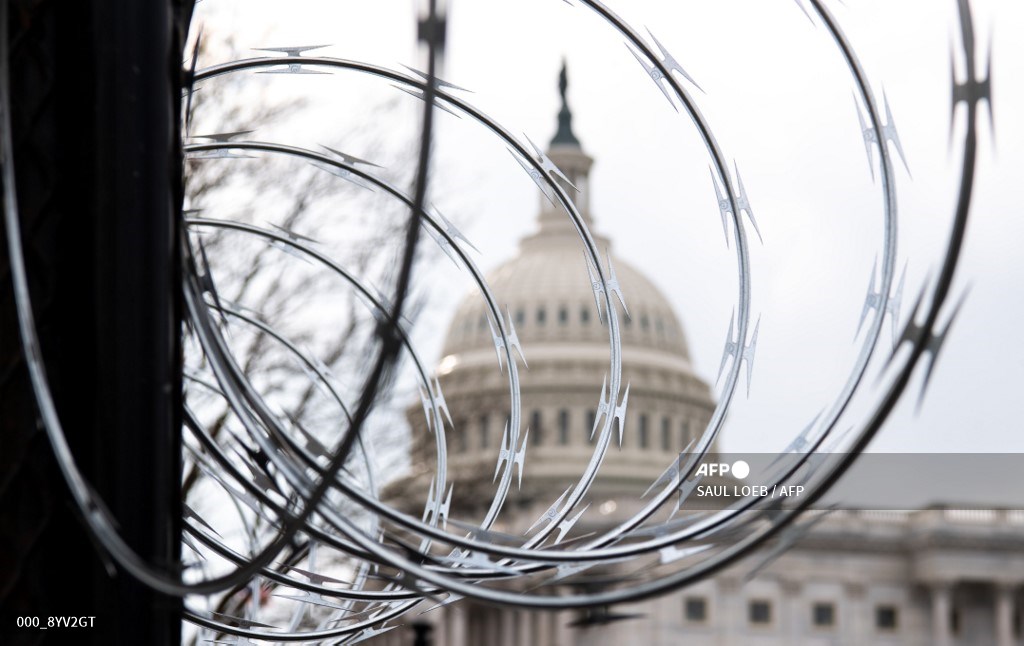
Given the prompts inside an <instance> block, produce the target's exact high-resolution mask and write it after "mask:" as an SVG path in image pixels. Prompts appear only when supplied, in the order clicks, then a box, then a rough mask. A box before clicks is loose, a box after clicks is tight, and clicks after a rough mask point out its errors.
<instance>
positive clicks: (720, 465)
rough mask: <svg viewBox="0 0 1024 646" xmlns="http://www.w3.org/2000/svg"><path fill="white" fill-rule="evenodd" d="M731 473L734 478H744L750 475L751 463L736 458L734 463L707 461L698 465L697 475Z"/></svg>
mask: <svg viewBox="0 0 1024 646" xmlns="http://www.w3.org/2000/svg"><path fill="white" fill-rule="evenodd" d="M729 474H732V476H733V477H734V478H737V479H739V480H743V479H745V478H746V477H747V476H749V475H750V465H749V464H747V463H746V462H745V461H743V460H736V461H735V462H733V463H732V464H729V463H728V462H705V463H704V464H701V465H700V466H699V467H697V473H696V474H695V475H699V476H715V475H718V476H724V475H729Z"/></svg>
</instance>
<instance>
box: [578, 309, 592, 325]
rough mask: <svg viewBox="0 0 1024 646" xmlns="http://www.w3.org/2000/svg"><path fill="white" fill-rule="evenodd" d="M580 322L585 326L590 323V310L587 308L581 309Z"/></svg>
mask: <svg viewBox="0 0 1024 646" xmlns="http://www.w3.org/2000/svg"><path fill="white" fill-rule="evenodd" d="M580 322H581V323H583V325H587V324H588V323H590V310H589V309H588V308H587V307H586V306H584V307H583V308H582V309H580Z"/></svg>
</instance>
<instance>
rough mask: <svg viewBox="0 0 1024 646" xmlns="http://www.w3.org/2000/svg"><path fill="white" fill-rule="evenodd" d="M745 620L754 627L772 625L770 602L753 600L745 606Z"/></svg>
mask: <svg viewBox="0 0 1024 646" xmlns="http://www.w3.org/2000/svg"><path fill="white" fill-rule="evenodd" d="M747 619H748V620H749V621H750V623H751V624H754V625H756V626H766V625H768V624H770V623H772V602H771V601H766V600H764V599H755V600H753V601H751V602H750V603H749V604H747Z"/></svg>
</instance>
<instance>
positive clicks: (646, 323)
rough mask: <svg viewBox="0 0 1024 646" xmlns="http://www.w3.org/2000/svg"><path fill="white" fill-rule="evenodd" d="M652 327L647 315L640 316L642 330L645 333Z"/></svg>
mask: <svg viewBox="0 0 1024 646" xmlns="http://www.w3.org/2000/svg"><path fill="white" fill-rule="evenodd" d="M650 326H651V322H650V320H649V319H648V318H647V315H646V314H641V315H640V329H642V330H643V331H644V332H646V331H647V328H649V327H650Z"/></svg>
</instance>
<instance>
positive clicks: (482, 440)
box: [478, 415, 490, 449]
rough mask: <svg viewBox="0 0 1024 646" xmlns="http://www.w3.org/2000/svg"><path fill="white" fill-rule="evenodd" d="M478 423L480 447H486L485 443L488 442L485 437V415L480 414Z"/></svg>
mask: <svg viewBox="0 0 1024 646" xmlns="http://www.w3.org/2000/svg"><path fill="white" fill-rule="evenodd" d="M478 424H479V429H480V448H481V449H486V448H487V445H488V444H490V442H489V438H488V437H487V415H481V416H480V420H479V421H478Z"/></svg>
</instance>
